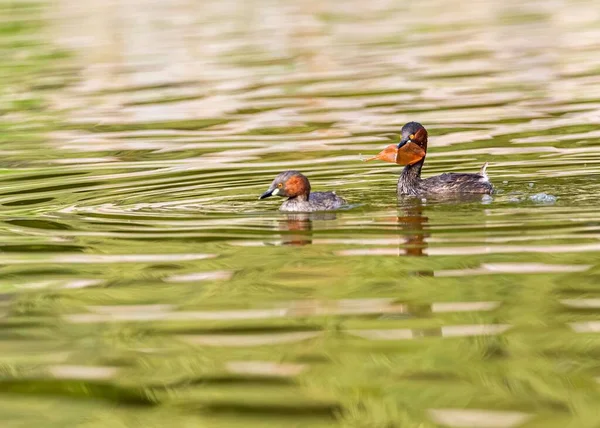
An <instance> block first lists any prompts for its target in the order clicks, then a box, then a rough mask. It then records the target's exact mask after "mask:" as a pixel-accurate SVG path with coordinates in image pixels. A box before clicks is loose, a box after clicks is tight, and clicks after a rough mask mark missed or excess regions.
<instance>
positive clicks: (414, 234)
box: [397, 198, 433, 276]
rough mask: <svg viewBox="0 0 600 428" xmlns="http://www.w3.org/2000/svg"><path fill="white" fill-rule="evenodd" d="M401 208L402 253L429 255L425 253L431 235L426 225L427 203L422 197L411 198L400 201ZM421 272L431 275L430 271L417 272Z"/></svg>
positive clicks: (399, 218) (399, 228)
mask: <svg viewBox="0 0 600 428" xmlns="http://www.w3.org/2000/svg"><path fill="white" fill-rule="evenodd" d="M399 210H400V211H401V214H402V215H398V219H397V221H398V230H399V231H400V232H401V235H400V236H401V244H400V251H401V255H402V252H403V253H404V254H403V255H405V256H410V257H423V256H427V254H426V253H425V249H426V248H427V241H426V240H425V238H427V237H429V234H428V233H426V232H425V226H426V225H427V222H428V221H429V218H428V217H426V216H425V215H424V214H423V212H424V211H425V204H424V203H423V201H422V200H420V199H417V198H411V199H409V200H406V201H400V204H399ZM421 274H423V275H424V276H430V275H429V272H422V273H420V272H417V275H419V276H420V275H421ZM431 275H433V273H431Z"/></svg>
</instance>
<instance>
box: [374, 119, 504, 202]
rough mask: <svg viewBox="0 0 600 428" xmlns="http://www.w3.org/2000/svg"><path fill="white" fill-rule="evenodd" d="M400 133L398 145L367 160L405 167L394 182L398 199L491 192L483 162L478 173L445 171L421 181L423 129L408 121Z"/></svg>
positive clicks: (424, 138) (425, 151) (423, 154)
mask: <svg viewBox="0 0 600 428" xmlns="http://www.w3.org/2000/svg"><path fill="white" fill-rule="evenodd" d="M401 132H402V139H401V140H400V143H398V145H391V146H388V147H386V148H385V149H384V150H383V151H381V152H380V153H379V154H378V155H377V156H375V157H373V158H371V159H368V160H372V159H378V160H383V161H386V162H392V163H397V164H399V165H406V166H405V167H404V170H403V171H402V174H400V178H399V179H398V196H427V195H450V194H465V193H480V194H491V193H492V192H493V190H494V187H493V186H492V184H491V183H490V181H489V179H488V176H487V173H486V168H487V162H486V163H485V164H484V165H483V166H482V167H481V170H480V171H479V174H464V173H454V172H448V173H444V174H442V175H437V176H435V177H430V178H425V179H422V178H421V168H422V167H423V163H424V162H425V156H426V154H427V130H426V129H425V128H424V127H423V125H421V124H420V123H417V122H408V123H407V124H406V125H404V126H403V127H402V131H401Z"/></svg>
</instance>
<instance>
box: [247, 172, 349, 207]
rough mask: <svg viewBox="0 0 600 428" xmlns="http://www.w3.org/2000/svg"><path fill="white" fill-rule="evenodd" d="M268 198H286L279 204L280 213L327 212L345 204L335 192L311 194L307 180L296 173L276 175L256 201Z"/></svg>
mask: <svg viewBox="0 0 600 428" xmlns="http://www.w3.org/2000/svg"><path fill="white" fill-rule="evenodd" d="M269 196H281V197H284V198H288V199H287V200H285V201H284V202H283V204H281V207H280V208H279V210H280V211H296V212H312V211H329V210H335V209H338V208H340V207H342V206H343V205H346V204H347V202H346V201H345V200H344V199H342V198H340V197H339V196H337V195H336V194H335V192H314V193H311V192H310V182H309V181H308V178H306V177H305V176H304V175H302V174H301V173H299V172H298V171H284V172H282V173H280V174H279V175H277V177H275V180H273V182H272V183H271V186H269V189H268V190H267V191H266V192H265V193H263V194H262V195H260V197H259V198H258V199H265V198H268V197H269Z"/></svg>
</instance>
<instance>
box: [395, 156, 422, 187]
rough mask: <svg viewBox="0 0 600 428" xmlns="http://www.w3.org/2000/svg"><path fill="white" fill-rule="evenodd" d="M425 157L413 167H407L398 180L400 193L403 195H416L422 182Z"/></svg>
mask: <svg viewBox="0 0 600 428" xmlns="http://www.w3.org/2000/svg"><path fill="white" fill-rule="evenodd" d="M423 163H425V157H423V159H421V160H420V161H419V162H416V163H414V164H412V165H406V166H405V167H404V169H403V170H402V174H400V178H399V179H398V193H399V194H402V195H416V194H417V193H418V191H417V190H418V187H419V183H420V182H421V168H423Z"/></svg>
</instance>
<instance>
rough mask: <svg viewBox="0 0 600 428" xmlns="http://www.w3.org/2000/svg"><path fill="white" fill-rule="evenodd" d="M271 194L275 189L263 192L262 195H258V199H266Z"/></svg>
mask: <svg viewBox="0 0 600 428" xmlns="http://www.w3.org/2000/svg"><path fill="white" fill-rule="evenodd" d="M269 196H273V189H269V190H267V191H266V192H265V193H263V194H262V195H260V196H259V197H258V199H265V198H268V197H269Z"/></svg>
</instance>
